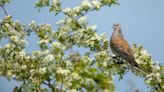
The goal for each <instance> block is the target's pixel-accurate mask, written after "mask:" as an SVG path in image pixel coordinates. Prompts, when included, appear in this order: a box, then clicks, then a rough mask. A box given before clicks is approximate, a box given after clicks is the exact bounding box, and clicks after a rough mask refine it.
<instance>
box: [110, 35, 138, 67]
mask: <svg viewBox="0 0 164 92" xmlns="http://www.w3.org/2000/svg"><path fill="white" fill-rule="evenodd" d="M110 47H111V49H112V51H113V52H114V54H116V55H118V56H120V57H122V58H123V59H125V60H126V61H128V62H129V63H130V64H132V65H134V66H136V67H138V64H137V63H136V61H135V59H134V56H133V51H132V49H131V47H130V45H129V44H128V42H127V41H126V40H124V38H122V37H115V38H113V39H111V41H110Z"/></svg>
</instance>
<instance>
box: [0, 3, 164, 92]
mask: <svg viewBox="0 0 164 92" xmlns="http://www.w3.org/2000/svg"><path fill="white" fill-rule="evenodd" d="M63 1H64V3H63V4H64V6H71V7H72V6H75V5H78V4H79V1H81V0H63ZM34 2H35V0H11V3H10V4H8V5H7V6H5V7H6V10H7V12H8V13H9V14H10V15H12V16H13V19H15V20H19V21H20V22H21V23H24V24H29V23H30V22H31V21H32V20H35V21H36V22H37V23H48V24H52V25H53V26H54V25H55V22H56V21H58V20H59V19H61V18H62V16H58V17H55V16H54V14H53V13H49V12H48V10H47V8H45V9H42V10H41V11H40V12H39V13H38V12H37V9H35V8H33V5H34ZM119 2H120V5H118V6H112V7H110V8H108V7H103V8H102V9H101V10H100V11H98V12H97V11H94V12H91V13H89V14H87V16H88V21H89V23H90V24H96V25H97V26H98V33H99V34H101V33H106V34H107V36H108V38H110V36H111V33H112V31H113V30H112V28H111V27H112V25H113V24H114V23H120V24H121V25H122V31H123V33H124V37H125V38H126V39H127V40H128V42H129V43H130V44H133V43H136V44H142V45H143V46H144V48H145V49H147V50H148V52H149V53H150V54H151V55H152V57H153V59H154V60H155V61H159V62H160V63H163V64H164V54H163V51H164V48H163V47H164V11H163V9H164V5H163V4H164V0H119ZM4 16H5V15H4V13H3V11H2V9H0V19H2V18H4ZM31 39H34V38H31ZM31 43H34V42H33V41H32V42H31ZM36 48H37V47H36V46H29V48H28V50H34V49H36ZM81 51H82V50H81ZM115 83H116V85H117V88H116V92H127V89H129V87H130V85H131V86H133V87H134V88H138V89H140V90H141V92H146V91H148V88H147V87H146V86H145V85H144V83H143V79H140V78H138V77H136V76H134V75H133V74H132V73H128V74H126V75H125V77H124V80H121V81H118V78H117V76H115ZM15 85H18V83H17V82H16V81H13V80H12V81H10V82H9V81H7V80H6V79H5V78H2V77H0V92H11V90H12V89H13V87H14V86H15Z"/></svg>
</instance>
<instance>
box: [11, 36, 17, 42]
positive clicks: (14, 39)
mask: <svg viewBox="0 0 164 92" xmlns="http://www.w3.org/2000/svg"><path fill="white" fill-rule="evenodd" d="M10 39H11V40H13V41H18V39H19V37H18V36H15V35H14V36H11V37H10Z"/></svg>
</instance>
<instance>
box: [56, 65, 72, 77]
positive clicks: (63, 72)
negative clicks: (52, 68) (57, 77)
mask: <svg viewBox="0 0 164 92" xmlns="http://www.w3.org/2000/svg"><path fill="white" fill-rule="evenodd" d="M56 73H58V74H61V75H64V76H66V75H68V74H70V71H69V70H68V69H62V68H61V67H59V68H58V69H57V71H56Z"/></svg>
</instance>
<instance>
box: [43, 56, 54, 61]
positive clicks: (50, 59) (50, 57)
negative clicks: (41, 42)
mask: <svg viewBox="0 0 164 92" xmlns="http://www.w3.org/2000/svg"><path fill="white" fill-rule="evenodd" d="M54 59H55V58H54V56H53V55H52V54H48V55H47V56H46V57H45V58H44V61H45V62H49V61H53V60H54Z"/></svg>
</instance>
